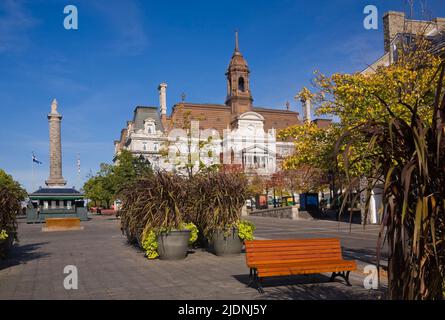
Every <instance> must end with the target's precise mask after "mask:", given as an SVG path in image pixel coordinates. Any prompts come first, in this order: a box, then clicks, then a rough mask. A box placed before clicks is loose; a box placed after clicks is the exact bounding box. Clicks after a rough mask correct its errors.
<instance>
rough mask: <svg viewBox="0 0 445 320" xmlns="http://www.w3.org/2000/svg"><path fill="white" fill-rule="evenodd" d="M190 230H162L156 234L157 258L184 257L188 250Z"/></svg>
mask: <svg viewBox="0 0 445 320" xmlns="http://www.w3.org/2000/svg"><path fill="white" fill-rule="evenodd" d="M190 232H191V231H190V230H180V231H169V232H162V233H161V234H160V235H159V236H158V254H159V259H161V260H180V259H184V258H185V257H186V256H187V252H188V243H189V239H190Z"/></svg>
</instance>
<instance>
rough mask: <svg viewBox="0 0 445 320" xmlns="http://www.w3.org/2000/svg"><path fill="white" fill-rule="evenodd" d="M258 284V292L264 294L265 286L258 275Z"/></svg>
mask: <svg viewBox="0 0 445 320" xmlns="http://www.w3.org/2000/svg"><path fill="white" fill-rule="evenodd" d="M257 283H258V292H259V293H261V294H263V293H264V289H263V284H262V283H261V278H259V277H258V275H257Z"/></svg>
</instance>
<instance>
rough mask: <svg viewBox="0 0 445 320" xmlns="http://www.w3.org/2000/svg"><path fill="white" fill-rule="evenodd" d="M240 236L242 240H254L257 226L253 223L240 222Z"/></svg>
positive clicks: (238, 226)
mask: <svg viewBox="0 0 445 320" xmlns="http://www.w3.org/2000/svg"><path fill="white" fill-rule="evenodd" d="M237 228H238V236H239V237H240V239H241V240H243V241H244V240H253V231H255V229H256V227H255V224H254V223H253V222H251V221H247V220H240V221H239V222H238V223H237Z"/></svg>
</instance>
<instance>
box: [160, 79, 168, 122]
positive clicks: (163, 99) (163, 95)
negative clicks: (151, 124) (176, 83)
mask: <svg viewBox="0 0 445 320" xmlns="http://www.w3.org/2000/svg"><path fill="white" fill-rule="evenodd" d="M158 90H159V109H160V111H161V119H162V122H164V121H165V119H166V118H167V84H166V83H164V82H163V83H161V84H160V85H159V87H158Z"/></svg>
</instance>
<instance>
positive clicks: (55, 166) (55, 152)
mask: <svg viewBox="0 0 445 320" xmlns="http://www.w3.org/2000/svg"><path fill="white" fill-rule="evenodd" d="M48 122H49V160H50V165H49V178H48V180H46V182H45V183H46V185H47V186H48V187H63V186H65V185H66V181H65V180H64V179H63V176H62V144H61V137H60V126H61V123H62V115H61V114H60V113H59V112H58V111H57V100H56V99H54V100H53V102H52V103H51V113H49V114H48Z"/></svg>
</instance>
